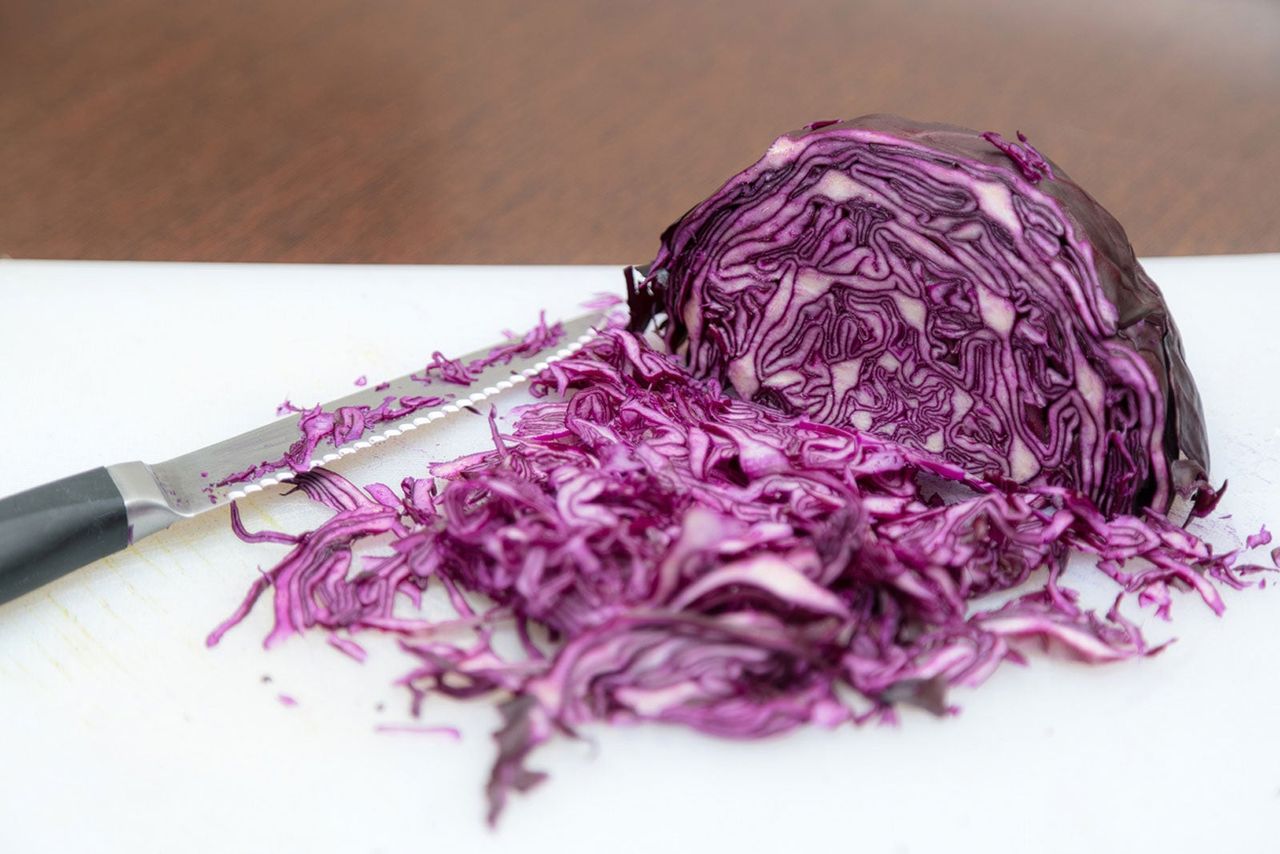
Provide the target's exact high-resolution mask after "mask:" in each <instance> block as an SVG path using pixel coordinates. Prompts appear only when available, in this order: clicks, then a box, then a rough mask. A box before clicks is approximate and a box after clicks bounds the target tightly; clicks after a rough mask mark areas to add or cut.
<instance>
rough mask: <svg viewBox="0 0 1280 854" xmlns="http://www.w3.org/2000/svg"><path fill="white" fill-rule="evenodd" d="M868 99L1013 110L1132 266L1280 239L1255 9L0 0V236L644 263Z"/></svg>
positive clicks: (204, 251) (42, 245) (1271, 30)
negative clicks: (817, 130) (678, 221)
mask: <svg viewBox="0 0 1280 854" xmlns="http://www.w3.org/2000/svg"><path fill="white" fill-rule="evenodd" d="M874 111H892V112H899V113H902V114H905V115H909V116H914V117H920V118H927V119H937V120H943V121H952V122H956V123H959V124H965V125H969V126H972V127H978V128H991V129H997V130H1000V131H1002V132H1005V133H1012V132H1013V131H1014V130H1016V129H1019V128H1021V129H1022V130H1024V131H1026V132H1027V133H1028V134H1029V135H1030V136H1031V138H1032V140H1033V141H1034V142H1035V143H1036V144H1037V145H1038V146H1039V147H1041V148H1042V149H1043V150H1045V151H1047V152H1048V153H1049V154H1050V155H1051V156H1053V157H1054V158H1055V159H1057V160H1058V161H1059V162H1060V163H1062V164H1063V165H1064V166H1066V168H1067V169H1068V170H1069V171H1070V172H1071V173H1072V174H1073V176H1074V177H1075V178H1076V179H1077V180H1078V181H1079V182H1080V183H1082V184H1083V185H1085V186H1086V187H1088V188H1090V190H1091V191H1092V192H1093V194H1094V195H1095V196H1097V197H1098V198H1099V199H1100V200H1101V201H1102V202H1103V204H1105V205H1106V206H1108V207H1109V208H1110V209H1111V210H1112V212H1113V213H1115V214H1116V216H1117V217H1119V219H1120V220H1121V221H1122V222H1123V223H1125V224H1126V226H1127V227H1128V229H1129V232H1130V235H1131V237H1132V238H1133V242H1134V244H1135V245H1136V247H1137V249H1138V251H1139V252H1140V253H1142V254H1146V255H1163V254H1188V253H1220V252H1257V251H1277V250H1280V3H1276V2H1272V0H1255V2H1247V0H1239V2H1225V1H1224V2H1208V0H1124V2H1117V0H1071V2H1066V0H1061V2H1059V0H1055V2H1048V0H1043V2H1042V1H1041V0H1008V2H1002V0H970V2H964V3H961V2H952V0H915V1H914V2H893V1H892V0H859V2H835V0H827V1H826V2H824V0H787V2H781V0H738V2H721V3H716V2H696V3H695V2H673V0H662V1H661V2H648V3H642V2H630V0H594V2H593V0H556V2H547V3H537V2H524V0H468V2H465V3H452V2H410V0H220V2H218V3H187V2H178V3H175V2H171V1H170V0H100V2H87V0H86V2H72V0H0V254H7V255H11V256H14V257H45V258H112V259H147V260H158V259H168V260H217V261H315V262H334V261H337V262H345V261H351V262H355V261H365V262H411V263H419V262H428V263H446V262H456V263H529V262H539V263H541V262H546V263H572V262H595V263H621V262H630V261H642V260H645V259H647V258H649V257H651V255H652V253H653V251H654V249H655V247H656V241H657V236H658V234H659V233H660V232H661V230H662V229H663V228H664V227H665V226H666V225H667V224H668V223H669V222H670V221H671V220H672V219H674V218H675V217H676V216H678V215H679V214H680V213H681V212H682V211H684V210H685V209H686V208H687V207H689V206H690V205H691V204H693V203H694V202H695V201H697V200H698V199H699V198H701V197H702V196H704V195H706V194H707V193H708V192H710V191H711V190H713V189H714V188H715V187H716V186H717V185H718V184H719V183H720V182H721V181H722V180H723V179H725V178H726V177H728V176H729V175H730V174H731V173H732V172H734V171H736V170H737V169H738V168H740V167H742V166H745V165H746V164H748V163H750V162H751V161H752V160H754V159H755V157H757V156H758V155H759V154H760V153H761V152H762V151H763V150H764V148H765V147H766V146H767V145H768V143H769V142H770V141H771V140H772V139H773V137H774V136H776V135H777V134H778V133H779V132H782V131H785V130H788V129H790V128H793V127H796V126H799V125H801V124H803V123H805V122H807V121H809V120H812V119H816V118H826V117H842V116H853V115H858V114H861V113H866V112H874Z"/></svg>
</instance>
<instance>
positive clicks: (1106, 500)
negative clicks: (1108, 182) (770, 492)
mask: <svg viewBox="0 0 1280 854" xmlns="http://www.w3.org/2000/svg"><path fill="white" fill-rule="evenodd" d="M1019 139H1020V142H1017V143H1014V142H1007V141H1005V140H1004V139H1003V138H1001V137H1000V136H999V135H997V134H992V133H987V134H979V133H977V132H976V131H971V130H966V129H964V128H959V127H954V126H951V125H942V124H925V123H919V122H913V121H909V120H907V119H902V118H898V117H895V116H886V115H873V116H864V117H862V118H858V119H854V120H852V121H846V122H819V123H815V124H813V125H810V126H809V127H807V128H805V129H804V130H801V131H798V132H795V133H790V134H786V135H784V136H782V137H780V138H779V139H778V140H777V141H776V142H774V144H773V145H772V146H771V147H770V149H769V150H768V152H767V153H766V154H765V155H764V157H762V158H761V159H760V161H759V162H757V163H756V164H755V165H753V166H751V167H750V168H748V169H746V170H745V171H743V172H742V173H740V174H739V175H736V176H735V177H733V178H731V179H730V180H729V181H728V183H726V184H725V185H724V186H723V187H721V188H720V189H719V190H718V191H716V192H715V193H714V194H712V196H711V197H710V198H708V199H707V200H706V201H704V202H702V203H700V204H698V205H697V206H696V207H694V208H693V209H692V210H690V211H689V212H688V213H686V214H685V215H684V216H683V217H681V219H680V220H679V221H677V222H676V223H675V224H674V225H672V226H671V227H670V228H669V229H667V231H666V233H665V234H664V235H663V238H662V247H661V251H660V252H659V254H658V257H657V259H656V260H655V261H654V263H653V265H652V267H651V274H650V276H649V278H648V279H647V280H646V281H645V282H644V283H643V285H642V286H641V287H640V288H638V289H637V290H636V291H635V292H634V293H633V294H632V300H631V303H632V310H633V324H634V326H633V328H636V329H640V328H643V327H644V326H645V325H646V324H648V323H649V322H650V321H651V320H652V319H653V317H654V316H655V315H665V323H664V325H663V327H662V329H663V333H664V335H665V338H666V341H667V344H668V345H669V346H670V347H671V348H672V349H674V350H676V351H678V352H679V353H680V354H681V355H682V356H683V357H684V359H685V360H686V362H687V364H688V365H689V366H690V368H691V370H692V371H693V373H695V374H696V375H699V376H714V377H718V378H720V379H721V380H722V381H724V382H726V383H727V384H728V385H731V386H732V387H733V388H734V390H735V391H736V392H737V393H738V394H739V395H740V396H742V397H744V398H747V399H751V400H756V401H759V402H761V403H764V404H766V405H769V406H772V407H776V408H782V409H785V410H787V411H790V412H797V413H804V414H806V415H809V416H810V417H813V418H816V419H818V420H820V421H823V422H826V423H831V424H840V425H849V426H853V427H856V428H858V429H860V430H866V431H871V432H873V433H876V434H877V435H880V436H884V437H885V438H888V439H892V440H894V441H896V442H899V443H901V444H903V445H906V446H909V447H912V448H918V449H922V450H928V451H932V452H934V453H937V454H941V455H942V456H943V457H945V458H946V459H948V460H952V461H954V462H956V463H958V464H960V465H962V466H964V468H965V469H966V470H967V471H970V472H972V473H973V474H975V475H978V476H981V477H984V478H1003V479H1008V480H1010V481H1012V482H1014V483H1022V484H1054V485H1059V486H1066V487H1070V488H1072V489H1074V490H1077V491H1079V492H1081V493H1083V494H1085V495H1087V496H1089V497H1090V498H1091V499H1093V501H1094V502H1095V503H1096V504H1097V505H1098V506H1099V507H1100V508H1101V509H1102V510H1103V511H1104V512H1106V513H1109V514H1111V513H1120V512H1132V511H1134V510H1138V509H1141V508H1144V507H1154V508H1156V509H1158V510H1166V509H1168V507H1169V505H1170V502H1171V500H1172V498H1173V497H1174V495H1175V493H1176V494H1181V495H1183V496H1187V497H1193V498H1195V499H1196V502H1197V505H1198V506H1197V510H1198V511H1199V512H1201V513H1203V512H1207V510H1208V508H1209V507H1210V506H1211V504H1212V501H1213V500H1214V497H1215V496H1214V494H1213V492H1212V490H1211V489H1209V487H1208V483H1207V480H1206V471H1207V468H1208V463H1209V454H1208V445H1207V442H1206V439H1205V431H1204V421H1203V417H1202V414H1201V410H1200V400H1199V397H1198V395H1197V392H1196V388H1195V384H1194V382H1193V381H1192V379H1191V374H1190V373H1189V372H1188V370H1187V367H1186V363H1185V361H1184V358H1183V352H1182V345H1181V342H1180V339H1179V337H1178V332H1177V328H1176V327H1175V326H1174V323H1173V319H1172V318H1171V317H1170V316H1169V313H1168V310H1167V308H1166V306H1165V303H1164V300H1163V298H1162V297H1161V295H1160V292H1159V290H1158V289H1157V288H1156V286H1155V285H1154V284H1153V283H1152V281H1151V279H1150V278H1148V277H1147V275H1146V273H1145V272H1144V271H1143V269H1142V266H1141V265H1140V264H1139V263H1138V262H1137V260H1136V259H1135V257H1134V253H1133V249H1132V247H1131V246H1130V245H1129V242H1128V240H1127V238H1126V237H1125V233H1124V230H1123V229H1122V228H1121V227H1120V225H1119V223H1117V222H1116V221H1115V219H1114V218H1113V217H1112V216H1111V215H1110V214H1108V213H1107V212H1106V211H1105V210H1103V209H1102V207H1101V206H1100V205H1099V204H1098V203H1097V202H1096V201H1094V199H1093V198H1092V197H1090V196H1089V195H1088V194H1087V193H1085V192H1084V190H1082V189H1081V188H1080V187H1079V186H1077V185H1076V184H1075V183H1074V182H1073V181H1071V179H1070V178H1068V177H1067V175H1066V174H1065V173H1064V172H1063V171H1062V169H1061V168H1060V167H1059V166H1057V165H1056V164H1053V163H1052V162H1051V161H1049V160H1048V159H1046V158H1044V157H1043V156H1042V155H1041V154H1040V153H1039V152H1038V151H1036V150H1035V149H1034V148H1032V147H1031V146H1030V145H1029V144H1028V143H1027V142H1026V138H1025V137H1023V136H1021V134H1020V135H1019Z"/></svg>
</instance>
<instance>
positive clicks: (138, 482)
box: [0, 311, 609, 603]
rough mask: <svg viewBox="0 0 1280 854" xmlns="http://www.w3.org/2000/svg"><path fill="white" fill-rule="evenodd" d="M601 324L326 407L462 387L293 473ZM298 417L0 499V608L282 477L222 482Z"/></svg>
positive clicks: (516, 375) (573, 343)
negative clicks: (429, 381) (455, 374)
mask: <svg viewBox="0 0 1280 854" xmlns="http://www.w3.org/2000/svg"><path fill="white" fill-rule="evenodd" d="M608 319H609V317H608V312H606V311H593V312H590V313H588V314H584V315H581V316H579V317H576V318H573V319H572V320H568V321H565V322H564V323H563V324H562V328H563V334H562V335H561V337H560V340H559V347H558V348H556V349H555V350H554V351H553V352H546V351H543V352H539V353H536V354H534V355H531V356H523V357H521V356H517V357H515V358H513V359H511V360H510V361H509V362H506V363H504V364H497V365H491V366H489V367H487V368H484V369H483V370H482V371H481V372H480V373H479V374H478V375H477V376H476V377H475V378H474V380H473V381H472V383H471V384H470V385H469V386H466V387H461V386H456V385H445V384H442V383H437V384H433V385H432V386H429V387H426V388H424V386H423V384H422V382H421V380H418V379H415V378H414V375H413V374H406V375H405V376H402V377H399V378H398V379H394V380H391V381H390V382H389V383H385V384H378V385H375V386H373V387H370V388H366V389H361V390H360V391H357V392H355V393H354V394H349V395H347V396H345V397H342V398H339V399H338V400H334V401H331V402H330V403H328V404H325V405H324V407H323V409H324V411H326V412H334V411H336V410H338V409H340V408H342V407H359V406H366V407H369V408H370V409H375V408H377V407H378V406H380V405H381V404H382V403H383V401H384V400H386V399H387V398H388V397H394V398H397V399H400V398H405V397H411V396H422V395H423V394H424V392H427V393H434V392H436V391H438V390H440V389H448V390H453V389H458V388H462V389H463V391H462V392H461V393H459V394H458V395H457V396H456V398H455V399H453V400H452V401H451V402H446V403H442V404H440V405H438V406H433V407H428V408H424V409H420V410H416V411H414V412H412V413H409V414H408V415H406V416H405V417H404V418H403V419H402V420H396V421H394V422H391V423H383V424H378V425H375V426H374V427H373V428H372V430H371V431H368V432H366V433H364V434H361V435H360V436H358V437H355V438H353V439H352V440H351V441H348V442H346V443H343V444H341V445H338V446H335V445H334V444H333V442H332V441H331V440H328V439H326V440H322V442H321V445H320V446H317V448H316V452H315V454H313V455H312V457H311V459H309V460H305V461H303V462H302V463H301V464H300V465H299V466H298V469H300V470H310V469H312V468H315V467H317V466H321V465H325V464H327V463H331V462H333V461H335V460H338V459H340V458H342V457H345V456H349V455H351V454H354V453H357V452H359V451H361V450H364V449H366V448H369V447H372V446H374V445H377V444H381V443H383V442H386V441H388V440H393V439H395V438H396V437H398V436H402V435H404V434H405V433H408V432H410V431H412V430H417V429H421V428H426V427H429V426H430V425H431V424H433V423H435V422H437V421H440V420H442V419H445V418H448V417H449V416H451V415H453V414H454V413H457V412H459V411H460V410H461V409H462V408H464V407H465V406H469V405H474V404H477V403H481V402H483V401H485V400H487V399H489V398H492V397H494V396H496V395H499V394H501V393H502V392H504V391H506V390H508V389H511V388H514V387H515V386H517V385H519V384H521V383H524V382H526V381H528V380H529V378H531V377H533V376H536V375H537V374H539V373H541V372H542V371H543V370H545V369H546V368H547V366H548V365H549V364H551V363H553V362H555V361H558V360H560V359H563V358H566V357H568V356H570V355H572V354H573V353H575V352H577V351H578V350H579V349H581V348H582V346H583V345H584V344H586V343H587V342H588V341H590V340H591V339H592V338H594V337H595V336H596V335H597V334H598V332H599V330H600V328H602V327H603V326H604V325H605V323H606V322H607V321H608ZM495 346H501V345H495ZM492 350H493V347H486V348H484V349H481V350H477V351H475V352H473V353H469V354H467V355H466V356H463V357H462V358H461V359H460V360H459V361H461V362H462V363H464V364H468V363H474V362H476V361H478V360H481V359H483V358H484V357H486V356H488V355H489V353H490V352H491V351H492ZM301 418H302V416H301V415H300V414H298V413H293V414H291V415H289V416H287V417H284V418H280V419H278V420H276V421H273V422H271V423H269V424H265V425H263V426H262V427H258V428H256V429H254V430H250V431H248V432H246V433H242V434H240V435H238V436H234V437H232V438H230V439H224V440H223V441H221V442H217V443H215V444H212V445H209V446H208V447H205V448H201V449H199V450H196V451H192V452H191V453H189V454H183V455H182V456H180V457H175V458H174V459H171V460H166V461H165V462H161V463H156V464H147V463H143V462H137V461H135V462H127V463H116V464H114V465H109V466H103V467H99V468H96V469H92V470H90V471H87V472H82V473H80V474H77V475H72V476H71V477H68V478H63V479H62V480H58V481H54V482H53V483H48V484H45V485H44V486H37V487H35V488H33V489H29V490H27V491H25V492H20V493H18V494H17V495H11V496H9V497H7V498H3V499H0V603H4V602H7V601H9V600H11V599H14V598H16V597H18V596H21V595H22V594H24V593H26V592H28V591H31V590H34V589H36V588H37V587H40V586H43V585H44V584H47V583H48V582H50V581H53V580H54V579H55V578H59V577H61V576H63V575H65V574H67V573H68V572H70V571H72V570H74V569H77V568H79V567H81V566H85V565H86V564H89V563H92V562H93V561H95V560H98V559H99V558H103V557H106V556H107V555H109V554H113V553H115V552H118V551H121V550H123V549H125V548H127V547H128V546H129V545H131V544H132V543H135V542H137V541H138V540H140V539H142V538H143V537H147V536H150V535H151V534H154V533H156V532H158V531H162V530H164V529H165V528H168V527H169V526H170V525H172V524H174V523H175V522H179V521H181V520H183V519H190V518H193V517H195V516H198V515H200V514H201V513H205V512H208V511H210V510H212V509H214V508H217V507H221V506H222V505H224V504H227V503H228V502H230V501H234V500H236V499H239V498H243V497H245V496H246V495H249V494H251V493H254V492H259V491H261V490H263V489H266V488H268V487H271V486H275V485H277V484H280V483H284V482H286V481H288V480H289V479H290V478H291V477H292V476H293V475H295V474H297V473H298V472H297V471H295V470H294V468H291V467H289V466H287V465H283V464H282V465H280V466H279V468H278V469H276V470H272V471H258V472H257V474H258V476H257V477H255V478H253V479H250V480H246V481H243V482H242V481H230V482H228V481H227V476H228V475H230V474H231V473H233V472H237V471H242V470H244V469H246V467H253V466H258V465H259V464H260V463H262V462H263V461H275V460H280V459H281V458H283V457H284V456H285V455H286V454H287V453H288V452H289V450H290V447H291V446H292V445H293V444H294V443H295V442H297V441H298V439H299V436H300V427H299V422H300V420H301Z"/></svg>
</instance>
